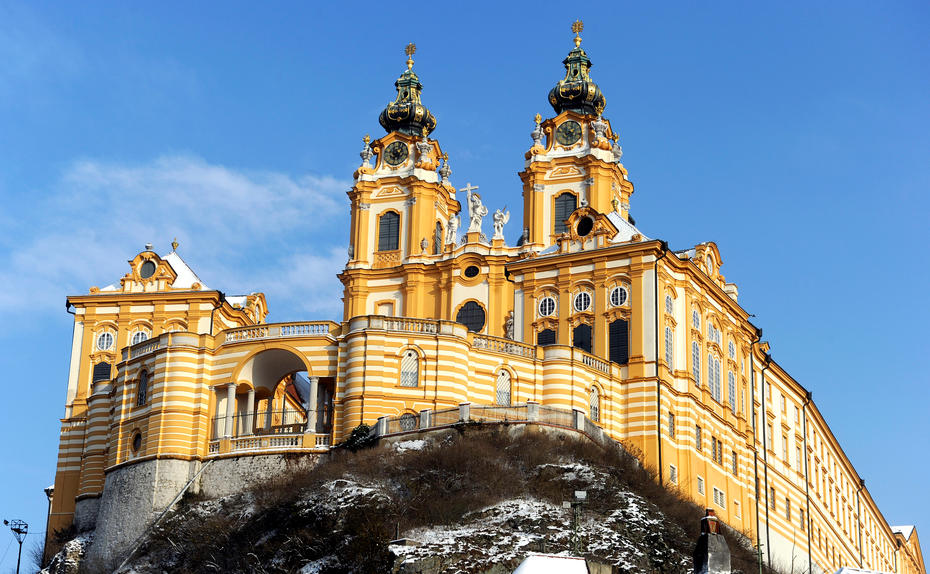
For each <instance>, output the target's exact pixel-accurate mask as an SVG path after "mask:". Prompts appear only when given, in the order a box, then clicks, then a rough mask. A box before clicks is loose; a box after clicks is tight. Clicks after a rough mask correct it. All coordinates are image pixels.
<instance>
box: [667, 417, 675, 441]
mask: <svg viewBox="0 0 930 574" xmlns="http://www.w3.org/2000/svg"><path fill="white" fill-rule="evenodd" d="M668 436H670V437H672V438H675V413H673V412H669V413H668Z"/></svg>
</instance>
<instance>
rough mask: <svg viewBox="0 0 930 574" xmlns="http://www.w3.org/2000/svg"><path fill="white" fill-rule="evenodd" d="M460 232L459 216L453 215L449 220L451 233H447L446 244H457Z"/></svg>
mask: <svg viewBox="0 0 930 574" xmlns="http://www.w3.org/2000/svg"><path fill="white" fill-rule="evenodd" d="M458 231H459V216H458V215H453V216H452V217H450V218H449V231H448V232H446V243H452V244H453V245H454V244H455V236H456V235H458Z"/></svg>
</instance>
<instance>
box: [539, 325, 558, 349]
mask: <svg viewBox="0 0 930 574" xmlns="http://www.w3.org/2000/svg"><path fill="white" fill-rule="evenodd" d="M536 344H537V345H540V346H542V347H545V346H546V345H555V329H543V330H542V331H540V332H539V333H537V334H536Z"/></svg>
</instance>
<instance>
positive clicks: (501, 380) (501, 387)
mask: <svg viewBox="0 0 930 574" xmlns="http://www.w3.org/2000/svg"><path fill="white" fill-rule="evenodd" d="M510 385H511V380H510V372H509V371H505V370H502V371H501V372H500V373H499V374H498V375H497V404H499V405H500V406H502V407H509V406H510V392H511V390H510V388H511V387H510Z"/></svg>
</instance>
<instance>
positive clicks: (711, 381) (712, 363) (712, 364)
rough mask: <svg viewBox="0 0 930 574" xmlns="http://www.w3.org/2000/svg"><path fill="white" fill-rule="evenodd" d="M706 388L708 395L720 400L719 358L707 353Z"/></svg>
mask: <svg viewBox="0 0 930 574" xmlns="http://www.w3.org/2000/svg"><path fill="white" fill-rule="evenodd" d="M707 388H708V390H710V396H711V397H713V399H714V400H715V401H717V402H720V360H719V359H717V358H716V357H714V356H713V355H712V354H710V353H707Z"/></svg>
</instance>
